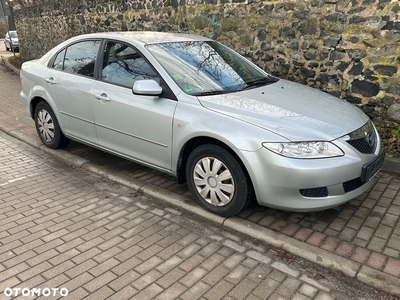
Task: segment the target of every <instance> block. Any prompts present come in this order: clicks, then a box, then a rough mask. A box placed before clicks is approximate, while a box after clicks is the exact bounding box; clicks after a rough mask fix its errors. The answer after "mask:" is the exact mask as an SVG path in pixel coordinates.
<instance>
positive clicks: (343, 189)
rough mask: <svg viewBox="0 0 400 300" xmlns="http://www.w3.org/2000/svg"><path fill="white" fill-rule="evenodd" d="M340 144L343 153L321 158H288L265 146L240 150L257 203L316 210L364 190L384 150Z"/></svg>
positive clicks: (332, 205)
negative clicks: (368, 151)
mask: <svg viewBox="0 0 400 300" xmlns="http://www.w3.org/2000/svg"><path fill="white" fill-rule="evenodd" d="M378 145H380V144H379V143H378ZM340 148H341V149H342V150H344V152H345V153H346V155H344V156H342V157H335V158H325V159H291V158H286V157H283V156H279V155H276V154H274V153H272V152H270V151H269V150H267V149H265V148H261V149H259V150H258V151H256V152H246V153H243V154H244V156H245V157H246V158H245V161H246V163H247V164H249V166H246V167H247V170H249V173H250V177H251V180H252V183H253V186H254V190H255V194H256V197H257V201H258V203H259V204H260V205H263V206H267V207H272V208H277V209H282V210H290V211H317V210H323V209H328V208H331V207H334V206H337V205H340V204H342V203H345V202H347V201H349V200H351V199H354V198H356V197H357V196H359V195H361V194H362V193H364V192H365V191H367V190H368V189H369V188H370V187H371V186H372V185H373V183H374V177H375V175H376V173H377V171H379V169H380V167H381V165H382V164H383V159H384V150H383V149H382V148H381V147H380V146H378V147H377V149H376V151H375V153H373V154H362V153H360V152H358V151H357V150H355V149H354V148H352V147H351V146H350V145H347V144H346V143H345V142H344V143H343V144H341V145H340ZM246 163H245V164H246Z"/></svg>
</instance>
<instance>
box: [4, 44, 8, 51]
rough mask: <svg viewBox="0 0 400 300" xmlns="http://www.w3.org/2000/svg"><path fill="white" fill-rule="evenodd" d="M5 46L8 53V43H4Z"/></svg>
mask: <svg viewBox="0 0 400 300" xmlns="http://www.w3.org/2000/svg"><path fill="white" fill-rule="evenodd" d="M4 46H5V47H6V51H8V47H7V44H6V43H4Z"/></svg>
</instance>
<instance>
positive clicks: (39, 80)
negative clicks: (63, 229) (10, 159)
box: [21, 32, 384, 216]
mask: <svg viewBox="0 0 400 300" xmlns="http://www.w3.org/2000/svg"><path fill="white" fill-rule="evenodd" d="M21 82H22V91H21V99H22V104H23V106H24V108H25V110H26V111H27V112H28V113H29V114H30V115H31V116H32V118H33V119H34V121H35V124H36V129H37V132H38V135H39V137H40V138H41V140H42V142H43V143H44V144H45V145H46V146H48V147H50V148H61V147H63V146H65V145H66V144H67V143H68V141H69V139H73V140H76V141H78V142H81V143H85V144H87V145H90V146H93V147H96V148H99V149H102V150H104V151H108V152H110V153H113V154H115V155H118V156H121V157H124V158H127V159H130V160H133V161H135V162H138V163H141V164H144V165H146V166H149V167H152V168H155V169H157V170H160V171H163V172H166V173H168V174H172V175H175V176H176V177H177V180H178V182H179V183H185V182H187V184H188V186H189V188H190V190H191V192H192V194H193V197H194V199H195V200H196V201H197V202H198V203H199V204H200V205H201V206H202V207H204V208H205V209H207V210H209V211H211V212H213V213H216V214H218V215H221V216H232V215H235V214H237V213H239V212H240V211H241V210H242V209H243V208H244V207H246V206H247V205H248V204H249V203H250V202H251V201H253V200H257V201H258V203H259V204H260V205H263V206H268V207H274V208H278V209H285V210H291V211H312V210H321V209H326V208H330V207H333V206H337V205H339V204H341V203H344V202H346V201H349V200H351V199H353V198H355V197H357V196H358V195H360V194H361V193H363V192H365V191H366V190H367V189H368V188H370V187H371V185H372V184H373V179H374V176H375V175H376V173H377V172H378V171H379V169H380V168H381V166H382V164H383V160H384V150H383V149H382V147H381V143H380V138H379V135H378V133H377V131H376V129H375V127H374V125H373V124H372V122H371V121H370V120H369V118H368V117H367V116H366V115H365V114H364V113H363V112H362V111H361V110H360V109H358V108H357V107H355V106H353V105H351V104H348V103H346V102H345V101H343V100H340V99H337V98H335V97H333V96H330V95H328V94H326V93H323V92H320V91H317V90H315V89H312V88H309V87H306V86H303V85H300V84H296V83H293V82H290V81H286V80H283V79H278V78H276V77H274V76H271V75H270V74H268V73H266V72H264V71H263V70H262V69H260V68H258V67H257V66H255V65H254V64H252V63H251V62H249V61H248V60H246V59H245V58H243V57H242V56H240V55H239V54H237V53H236V52H234V51H233V50H231V49H229V48H228V47H226V46H224V45H222V44H221V43H219V42H216V41H214V40H211V39H208V38H205V37H200V36H196V35H186V34H172V33H156V32H117V33H97V34H88V35H81V36H77V37H74V38H71V39H69V40H67V41H65V42H63V43H61V44H60V45H58V46H56V47H55V48H54V49H52V50H51V51H49V52H48V53H47V54H45V55H44V56H43V57H41V58H40V59H38V60H35V61H30V62H26V63H24V64H23V66H22V69H21Z"/></svg>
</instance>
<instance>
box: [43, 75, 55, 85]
mask: <svg viewBox="0 0 400 300" xmlns="http://www.w3.org/2000/svg"><path fill="white" fill-rule="evenodd" d="M44 81H46V82H47V83H48V84H50V85H53V84H56V81H55V79H54V77H47V78H45V79H44Z"/></svg>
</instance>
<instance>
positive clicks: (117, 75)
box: [93, 41, 177, 170]
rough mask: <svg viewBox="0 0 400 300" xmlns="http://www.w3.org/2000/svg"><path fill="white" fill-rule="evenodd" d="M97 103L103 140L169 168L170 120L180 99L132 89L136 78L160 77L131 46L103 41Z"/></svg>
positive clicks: (107, 145)
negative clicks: (141, 93) (145, 94)
mask: <svg viewBox="0 0 400 300" xmlns="http://www.w3.org/2000/svg"><path fill="white" fill-rule="evenodd" d="M101 69H102V71H101V80H99V81H97V82H96V83H95V84H94V88H93V107H94V112H95V120H96V128H97V134H98V139H99V144H100V145H101V146H102V147H104V148H107V149H108V150H112V151H113V152H116V153H118V154H120V155H123V156H128V157H129V158H133V159H135V160H138V161H140V162H142V163H145V164H148V165H151V166H153V167H158V168H160V169H164V170H165V169H167V170H170V169H171V143H172V120H173V115H174V111H175V107H176V105H177V101H176V100H174V99H170V98H168V97H164V96H163V95H161V96H143V95H135V94H133V93H132V86H133V83H134V82H135V81H136V80H141V79H154V80H156V81H157V82H159V83H160V78H159V76H158V75H157V74H156V72H155V71H154V69H153V68H152V67H151V66H150V64H149V63H148V62H147V61H146V60H145V59H144V58H143V56H142V55H141V54H140V53H139V52H138V51H137V50H136V49H135V48H134V47H132V46H130V45H126V44H123V43H120V42H115V41H108V42H107V43H106V44H105V49H104V59H103V65H102V67H101Z"/></svg>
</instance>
